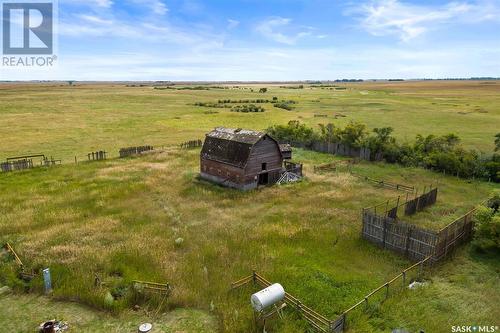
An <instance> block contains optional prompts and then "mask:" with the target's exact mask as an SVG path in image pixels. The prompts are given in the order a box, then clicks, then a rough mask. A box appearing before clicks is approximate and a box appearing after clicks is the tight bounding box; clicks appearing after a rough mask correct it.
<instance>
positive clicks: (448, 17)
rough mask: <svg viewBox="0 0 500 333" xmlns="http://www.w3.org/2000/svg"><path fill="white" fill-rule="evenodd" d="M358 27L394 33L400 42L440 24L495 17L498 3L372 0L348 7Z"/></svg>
mask: <svg viewBox="0 0 500 333" xmlns="http://www.w3.org/2000/svg"><path fill="white" fill-rule="evenodd" d="M346 14H355V15H359V16H360V19H361V20H360V22H361V26H362V27H363V28H364V29H365V30H366V31H368V32H369V33H370V34H372V35H375V36H386V35H395V36H397V37H398V38H400V39H401V40H402V41H409V40H412V39H414V38H417V37H419V36H421V35H423V34H425V33H426V32H428V31H430V30H433V29H437V28H438V27H439V26H440V25H442V24H450V23H478V22H483V21H486V20H493V19H496V20H498V19H499V18H500V8H499V6H498V2H497V1H495V0H493V1H488V0H484V1H476V2H449V3H448V4H446V5H443V6H424V5H414V4H410V3H406V2H402V1H399V0H374V1H370V2H365V3H362V4H361V5H358V6H357V7H356V8H351V9H350V10H348V11H347V12H346Z"/></svg>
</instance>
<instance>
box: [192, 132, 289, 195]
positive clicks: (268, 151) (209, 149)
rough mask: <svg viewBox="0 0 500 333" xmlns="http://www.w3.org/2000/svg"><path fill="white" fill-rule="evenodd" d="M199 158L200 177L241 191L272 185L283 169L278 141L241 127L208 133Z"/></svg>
mask: <svg viewBox="0 0 500 333" xmlns="http://www.w3.org/2000/svg"><path fill="white" fill-rule="evenodd" d="M287 154H289V155H291V151H287ZM290 157H291V156H290ZM200 160H201V161H200V162H201V163H200V164H201V165H200V168H201V170H200V171H201V178H203V179H206V180H209V181H211V182H214V183H217V184H221V185H224V186H228V187H233V188H237V189H241V190H250V189H254V188H256V187H258V186H259V185H271V184H275V183H276V182H277V181H278V180H279V179H280V177H281V175H282V174H283V172H284V171H285V169H284V168H283V160H284V158H283V153H282V150H281V148H280V145H279V143H278V142H277V141H276V140H275V139H273V138H272V137H270V136H269V135H268V134H266V133H263V132H256V131H250V130H243V129H230V128H224V127H218V128H216V129H215V130H213V131H212V132H210V133H208V134H207V136H206V139H205V143H204V144H203V148H202V150H201V156H200Z"/></svg>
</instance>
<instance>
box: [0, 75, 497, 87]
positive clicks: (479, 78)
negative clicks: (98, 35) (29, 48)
mask: <svg viewBox="0 0 500 333" xmlns="http://www.w3.org/2000/svg"><path fill="white" fill-rule="evenodd" d="M485 80H486V81H499V80H500V77H489V76H485V77H468V78H466V77H464V78H458V77H457V78H412V79H399V78H393V79H333V80H332V79H331V80H284V81H279V80H278V81H268V80H234V81H233V80H228V81H224V80H75V79H67V80H63V79H61V80H0V83H59V82H72V83H161V84H168V83H170V84H173V85H175V84H300V83H305V84H322V83H361V82H404V81H485Z"/></svg>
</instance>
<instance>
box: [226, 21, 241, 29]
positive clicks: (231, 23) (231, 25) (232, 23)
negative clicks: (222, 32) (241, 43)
mask: <svg viewBox="0 0 500 333" xmlns="http://www.w3.org/2000/svg"><path fill="white" fill-rule="evenodd" d="M239 25H240V21H237V20H233V19H228V20H227V28H228V29H234V28H236V27H237V26H239Z"/></svg>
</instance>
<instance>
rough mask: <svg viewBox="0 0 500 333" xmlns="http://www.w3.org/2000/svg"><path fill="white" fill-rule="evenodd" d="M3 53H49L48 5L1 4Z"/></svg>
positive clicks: (50, 18) (51, 30)
mask: <svg viewBox="0 0 500 333" xmlns="http://www.w3.org/2000/svg"><path fill="white" fill-rule="evenodd" d="M2 13H3V14H2V27H3V34H2V35H3V54H4V55H21V54H22V55H26V54H37V55H42V54H44V55H45V54H52V53H53V50H54V45H53V33H54V25H53V13H54V8H53V4H52V3H27V2H22V3H21V2H5V3H3V4H2Z"/></svg>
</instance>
